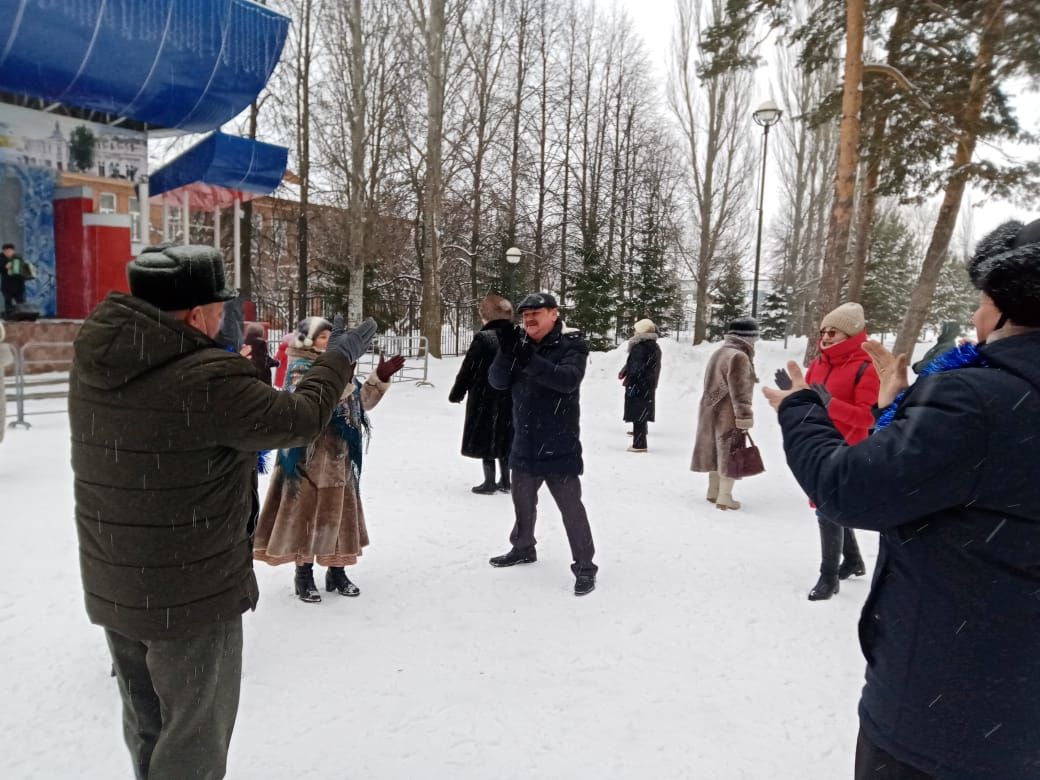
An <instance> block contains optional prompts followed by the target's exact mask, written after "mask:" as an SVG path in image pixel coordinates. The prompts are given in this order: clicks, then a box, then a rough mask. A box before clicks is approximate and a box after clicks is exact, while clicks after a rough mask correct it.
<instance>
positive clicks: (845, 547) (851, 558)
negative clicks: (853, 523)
mask: <svg viewBox="0 0 1040 780" xmlns="http://www.w3.org/2000/svg"><path fill="white" fill-rule="evenodd" d="M841 554H842V558H843V559H844V560H842V562H841V566H839V567H838V579H841V580H847V579H848V578H849V577H853V576H855V577H862V576H863V575H864V574H866V573H867V565H866V564H865V563H863V556H862V555H861V554H860V552H859V544H857V542H856V534H854V533H853V532H852V529H851V528H846V529H845V535H844V537H843V538H842V542H841Z"/></svg>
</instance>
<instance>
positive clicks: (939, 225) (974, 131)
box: [893, 0, 1006, 357]
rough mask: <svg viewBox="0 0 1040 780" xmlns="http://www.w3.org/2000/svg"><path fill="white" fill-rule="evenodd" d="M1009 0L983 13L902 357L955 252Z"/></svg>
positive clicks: (994, 1) (902, 331)
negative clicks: (956, 136)
mask: <svg viewBox="0 0 1040 780" xmlns="http://www.w3.org/2000/svg"><path fill="white" fill-rule="evenodd" d="M1005 14H1006V11H1005V8H1004V0H989V2H987V3H986V5H985V8H984V9H983V12H982V18H981V20H980V26H979V28H980V29H981V30H982V37H981V38H980V40H979V51H978V53H977V54H976V55H975V67H974V71H973V73H972V76H971V83H970V85H969V86H968V95H967V100H966V101H965V103H964V112H963V113H962V114H961V116H960V120H959V121H958V123H957V124H958V125H959V127H960V128H961V134H960V138H959V139H958V140H957V147H956V150H955V152H954V156H953V169H952V173H951V175H950V180H949V182H947V184H946V191H945V192H944V193H943V202H942V206H940V208H939V216H938V218H937V219H936V221H935V227H934V228H933V229H932V237H931V240H930V241H929V243H928V251H927V252H925V256H924V263H923V264H922V265H921V273H920V276H919V277H918V279H917V283H916V284H915V285H914V289H913V291H911V293H910V306H909V307H908V308H907V310H906V316H905V317H904V318H903V322H902V324H901V325H900V327H899V333H898V334H897V336H896V343H895V346H894V347H893V351H894V352H895V353H896V354H897V355H898V354H900V353H906V354H907V355H908V356H911V357H912V356H913V350H914V345H915V344H916V343H917V337H918V335H920V333H921V328H922V327H924V322H925V319H926V318H927V317H928V309H929V308H930V307H931V305H932V297H933V296H934V295H935V283H936V282H937V281H938V279H939V273H940V271H942V266H943V263H944V262H945V261H946V255H947V252H948V250H949V248H950V238H951V237H952V236H953V231H954V228H955V227H956V225H957V215H958V213H959V211H960V207H961V199H962V198H963V197H964V189H965V187H966V186H967V184H968V178H969V175H970V174H969V172H968V170H967V168H968V166H969V165H970V164H971V159H972V157H973V156H974V154H975V143H976V140H977V138H978V127H979V119H980V118H981V117H982V111H983V108H984V107H985V104H986V97H987V95H988V94H989V91H990V89H992V87H993V59H994V49H995V47H996V44H997V43H998V42H999V41H1000V38H1001V36H1002V35H1003V34H1004V20H1005Z"/></svg>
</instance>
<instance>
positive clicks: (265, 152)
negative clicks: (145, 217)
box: [148, 133, 289, 196]
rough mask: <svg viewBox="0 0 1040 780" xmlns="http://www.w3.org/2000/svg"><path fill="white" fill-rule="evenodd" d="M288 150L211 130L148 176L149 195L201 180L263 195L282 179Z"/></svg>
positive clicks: (205, 182)
mask: <svg viewBox="0 0 1040 780" xmlns="http://www.w3.org/2000/svg"><path fill="white" fill-rule="evenodd" d="M288 161H289V150H288V149H286V148H285V147H284V146H275V145H273V144H265V143H263V142H261V141H250V140H249V139H248V138H238V137H236V136H233V135H227V134H225V133H213V134H212V135H209V136H207V137H206V138H204V139H202V140H201V141H199V143H197V144H195V146H193V147H191V148H190V149H189V150H188V151H186V152H184V153H183V154H181V155H180V156H179V157H176V158H174V159H173V160H171V161H170V162H168V163H166V165H164V166H162V167H161V168H159V169H158V170H156V171H153V172H152V174H151V175H150V176H149V177H148V193H149V195H153V196H154V195H162V194H163V193H164V192H169V191H171V190H175V189H178V188H179V187H184V186H186V185H188V184H195V183H202V184H213V185H216V186H218V187H225V188H227V189H229V190H239V191H242V192H252V193H257V194H261V195H267V194H268V193H270V192H273V191H274V190H275V189H276V188H277V187H278V184H279V183H280V182H281V180H282V175H283V174H284V173H285V166H286V163H287V162H288Z"/></svg>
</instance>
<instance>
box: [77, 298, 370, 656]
mask: <svg viewBox="0 0 1040 780" xmlns="http://www.w3.org/2000/svg"><path fill="white" fill-rule="evenodd" d="M350 376H351V368H350V364H349V363H347V359H346V358H345V357H343V356H342V355H340V354H339V353H337V352H335V351H334V350H330V351H329V352H327V353H326V354H325V355H324V356H323V357H321V358H320V359H319V360H318V361H316V362H315V364H314V367H313V368H312V369H311V370H310V371H309V372H308V373H307V375H306V377H305V378H304V380H303V381H302V382H301V383H300V384H299V386H298V387H297V388H296V392H294V393H283V392H280V391H278V390H274V389H272V388H271V387H270V386H268V385H267V384H265V383H264V382H262V381H260V380H259V379H257V377H256V371H255V369H254V368H253V364H252V363H250V362H249V361H248V360H246V359H245V358H243V357H241V356H240V355H238V354H235V353H233V352H228V351H226V350H224V349H221V348H219V347H218V346H217V344H216V342H215V341H213V340H212V339H210V338H208V337H207V336H206V335H205V334H204V333H201V332H200V331H197V330H195V329H194V328H191V327H189V326H188V325H185V324H184V323H182V322H179V321H177V320H175V319H173V318H172V317H169V316H168V315H166V314H163V313H161V312H160V311H159V310H158V309H156V308H155V307H153V306H151V305H150V304H148V303H145V302H144V301H142V300H140V299H138V298H133V297H131V296H129V295H124V294H122V293H111V294H110V295H109V296H108V297H107V298H106V299H105V300H104V301H103V302H102V303H101V304H100V305H99V306H98V307H97V308H96V309H95V310H94V311H93V312H92V313H91V314H90V316H89V317H88V318H87V319H86V321H85V322H84V323H83V327H82V328H81V329H80V332H79V336H78V337H77V338H76V343H75V359H74V362H73V366H72V373H71V376H70V381H69V423H70V427H71V430H72V471H73V474H74V475H75V500H76V529H77V532H78V535H79V558H80V571H81V574H82V576H83V590H84V594H85V597H86V604H87V614H88V615H89V616H90V619H91V621H93V622H94V623H98V624H100V625H102V626H105V627H106V628H111V629H113V630H115V631H117V632H119V633H120V634H123V635H124V636H128V637H131V638H134V639H182V638H185V637H189V636H192V635H195V634H197V633H199V632H200V631H202V630H204V629H206V628H208V627H211V626H212V625H213V624H214V623H219V622H221V621H224V620H229V619H231V618H233V617H235V616H237V615H239V614H241V613H242V612H243V611H245V610H247V609H250V608H252V607H253V606H254V605H255V604H256V601H257V596H258V593H257V586H256V579H255V578H254V576H253V545H252V543H251V541H250V538H249V537H250V534H251V532H252V529H251V527H250V525H251V522H252V520H253V519H254V518H255V516H256V512H257V510H258V508H259V500H258V498H257V495H256V466H257V451H258V450H265V449H274V448H276V447H286V448H288V447H302V446H306V445H307V444H309V443H310V442H311V441H312V440H314V439H315V438H316V437H317V436H318V434H319V433H320V432H321V431H322V429H323V428H325V426H326V425H327V424H328V422H329V419H330V417H331V416H332V410H333V407H334V406H335V404H336V401H337V400H338V399H339V397H340V396H341V395H342V392H343V388H344V387H345V386H346V384H347V382H348V381H349V380H350Z"/></svg>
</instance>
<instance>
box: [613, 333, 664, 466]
mask: <svg viewBox="0 0 1040 780" xmlns="http://www.w3.org/2000/svg"><path fill="white" fill-rule="evenodd" d="M660 376H661V348H660V347H659V346H657V326H656V325H654V323H653V322H652V321H650V320H639V322H637V323H636V324H635V335H633V336H632V338H630V339H629V340H628V360H627V361H626V362H625V367H624V368H623V369H621V373H619V374H618V379H620V380H621V381H622V382H623V383H624V385H625V422H630V423H632V446H631V447H629V448H628V451H629V452H646V433H647V428H648V425H647V423H652V422H653V421H654V407H655V397H656V395H657V380H658V379H659V378H660Z"/></svg>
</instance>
